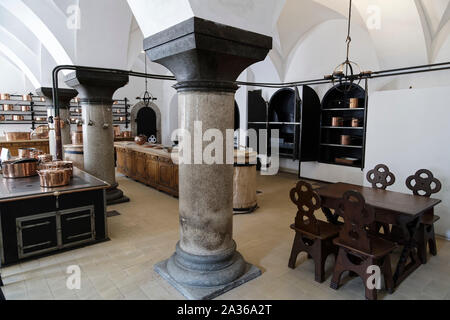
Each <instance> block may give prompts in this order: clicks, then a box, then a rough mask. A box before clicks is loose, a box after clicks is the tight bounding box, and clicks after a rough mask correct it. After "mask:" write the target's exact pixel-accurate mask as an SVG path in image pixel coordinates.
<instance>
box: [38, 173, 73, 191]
mask: <svg viewBox="0 0 450 320" xmlns="http://www.w3.org/2000/svg"><path fill="white" fill-rule="evenodd" d="M38 174H39V181H40V183H41V187H44V188H54V187H62V186H66V185H68V184H69V183H70V177H71V170H70V169H56V170H53V169H49V170H39V171H38Z"/></svg>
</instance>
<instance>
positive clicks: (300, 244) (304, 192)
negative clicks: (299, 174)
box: [289, 181, 340, 283]
mask: <svg viewBox="0 0 450 320" xmlns="http://www.w3.org/2000/svg"><path fill="white" fill-rule="evenodd" d="M290 197H291V200H292V202H294V203H295V204H296V205H297V208H298V212H297V216H296V218H295V224H293V225H291V229H293V230H294V231H295V238H294V243H293V244H292V251H291V256H290V258H289V268H292V269H295V262H296V261H297V256H298V254H299V253H300V252H306V253H308V257H309V258H312V259H313V260H314V263H315V280H316V281H317V282H320V283H322V282H323V281H324V280H325V261H326V259H327V257H328V256H329V255H330V254H331V253H333V254H334V255H335V256H336V253H337V250H336V249H337V248H336V247H335V246H334V245H333V241H332V240H333V238H335V237H337V235H338V234H339V230H340V228H339V227H338V226H335V225H332V224H330V223H327V222H324V221H320V220H317V219H316V217H315V216H314V212H315V211H316V210H318V209H320V207H321V201H320V197H319V195H318V194H317V193H316V192H314V191H313V188H312V186H311V185H310V184H309V183H306V182H303V181H300V182H298V183H297V186H296V187H295V188H294V189H292V190H291V193H290Z"/></svg>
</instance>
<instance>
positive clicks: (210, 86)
mask: <svg viewBox="0 0 450 320" xmlns="http://www.w3.org/2000/svg"><path fill="white" fill-rule="evenodd" d="M144 49H145V50H146V52H147V54H148V56H149V57H150V59H151V60H152V61H153V62H156V63H159V64H161V65H163V66H165V67H166V68H168V69H169V70H170V71H171V72H172V73H173V74H174V75H175V77H176V79H177V81H178V84H176V85H175V88H176V89H178V91H185V90H191V91H192V90H214V91H231V92H234V91H235V90H236V89H237V86H236V85H235V84H234V81H235V80H236V79H237V77H238V76H239V75H240V74H241V73H242V71H244V70H245V69H246V68H247V67H249V66H250V65H252V64H254V63H256V62H258V61H262V60H264V59H265V58H266V56H267V54H268V52H269V50H270V49H272V38H271V37H269V36H265V35H262V34H258V33H254V32H250V31H246V30H242V29H238V28H235V27H231V26H227V25H223V24H219V23H215V22H213V21H208V20H204V19H201V18H197V17H193V18H190V19H188V20H186V21H183V22H181V23H179V24H177V25H175V26H173V27H171V28H169V29H166V30H164V31H162V32H159V33H157V34H155V35H153V36H150V37H148V38H146V39H145V40H144Z"/></svg>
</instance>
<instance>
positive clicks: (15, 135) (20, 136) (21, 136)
mask: <svg viewBox="0 0 450 320" xmlns="http://www.w3.org/2000/svg"><path fill="white" fill-rule="evenodd" d="M5 135H6V141H8V142H10V141H18V140H30V138H31V134H30V133H29V132H6V133H5Z"/></svg>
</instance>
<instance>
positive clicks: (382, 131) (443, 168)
mask: <svg viewBox="0 0 450 320" xmlns="http://www.w3.org/2000/svg"><path fill="white" fill-rule="evenodd" d="M449 101H450V87H440V88H429V89H414V90H396V91H381V92H376V93H374V94H372V96H371V97H370V99H369V115H368V116H369V118H368V125H367V127H368V129H367V147H366V169H365V173H366V172H367V171H368V170H370V169H371V168H373V167H374V166H375V165H377V164H379V163H384V164H387V165H388V166H389V168H390V169H391V171H392V172H394V173H395V175H396V178H397V181H396V182H395V184H394V185H393V186H392V187H390V189H391V190H393V191H399V192H405V193H410V192H411V191H410V190H409V189H407V188H406V185H405V180H406V178H407V177H408V176H410V175H412V174H414V173H415V172H416V171H417V170H418V169H429V170H431V172H433V174H434V176H435V177H436V178H438V179H439V180H441V182H442V190H441V191H440V192H439V193H437V194H435V195H433V197H434V198H438V199H441V200H442V203H441V204H440V205H438V206H437V207H436V209H435V210H436V211H435V213H436V214H437V215H439V216H440V217H441V220H440V221H438V222H437V223H436V226H435V229H436V232H437V233H438V234H440V235H442V236H445V237H447V238H450V147H449V144H450V121H449V119H450V102H449ZM365 184H366V185H368V183H367V181H366V182H365Z"/></svg>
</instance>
